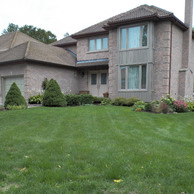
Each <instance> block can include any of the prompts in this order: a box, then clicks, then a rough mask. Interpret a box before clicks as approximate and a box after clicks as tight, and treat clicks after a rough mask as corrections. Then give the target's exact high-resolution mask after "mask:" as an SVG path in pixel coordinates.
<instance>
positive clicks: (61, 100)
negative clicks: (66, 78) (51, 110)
mask: <svg viewBox="0 0 194 194" xmlns="http://www.w3.org/2000/svg"><path fill="white" fill-rule="evenodd" d="M43 105H44V106H50V107H64V106H66V105H67V103H66V99H65V96H64V95H63V94H62V92H61V88H60V86H59V84H58V83H57V81H56V80H54V79H51V80H50V81H49V83H48V85H47V87H46V90H45V93H44V97H43Z"/></svg>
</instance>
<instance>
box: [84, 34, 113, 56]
mask: <svg viewBox="0 0 194 194" xmlns="http://www.w3.org/2000/svg"><path fill="white" fill-rule="evenodd" d="M104 38H107V48H106V49H103V39H104ZM98 39H100V40H101V49H97V40H98ZM91 40H94V50H90V41H91ZM108 44H109V38H108V36H103V37H95V38H89V39H88V52H89V53H91V52H101V51H108V48H109V47H108Z"/></svg>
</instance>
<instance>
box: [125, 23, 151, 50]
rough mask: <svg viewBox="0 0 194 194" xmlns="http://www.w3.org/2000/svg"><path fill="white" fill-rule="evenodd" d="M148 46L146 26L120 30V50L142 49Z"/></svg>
mask: <svg viewBox="0 0 194 194" xmlns="http://www.w3.org/2000/svg"><path fill="white" fill-rule="evenodd" d="M147 46H148V25H141V26H133V27H129V28H122V29H121V49H123V50H124V49H133V48H142V47H147Z"/></svg>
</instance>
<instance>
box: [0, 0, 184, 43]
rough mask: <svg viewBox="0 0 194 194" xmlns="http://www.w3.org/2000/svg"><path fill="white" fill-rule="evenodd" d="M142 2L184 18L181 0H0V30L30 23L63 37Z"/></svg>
mask: <svg viewBox="0 0 194 194" xmlns="http://www.w3.org/2000/svg"><path fill="white" fill-rule="evenodd" d="M142 4H148V5H155V6H158V7H160V8H163V9H166V10H168V11H171V12H173V13H174V15H175V16H176V17H178V18H179V19H180V20H182V21H184V6H185V0H119V1H113V0H98V1H92V0H74V1H73V0H55V1H53V0H52V1H51V0H2V1H1V7H0V34H1V32H2V31H3V29H5V28H7V26H8V24H9V23H14V24H17V25H19V26H23V25H25V24H27V25H33V26H35V27H38V28H43V29H45V30H50V31H51V32H52V33H54V34H55V35H56V36H57V39H58V40H59V39H61V38H63V36H64V34H65V33H66V32H68V33H69V34H73V33H75V32H77V31H80V30H82V29H84V28H86V27H89V26H91V25H93V24H95V23H98V22H100V21H103V20H105V19H108V18H109V17H112V16H114V15H117V14H119V13H122V12H126V11H128V10H130V9H133V8H135V7H137V6H140V5H142Z"/></svg>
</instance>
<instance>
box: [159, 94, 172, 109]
mask: <svg viewBox="0 0 194 194" xmlns="http://www.w3.org/2000/svg"><path fill="white" fill-rule="evenodd" d="M174 101H175V99H174V98H172V97H170V95H169V94H167V95H166V98H164V97H162V98H161V102H165V103H166V104H168V105H169V106H170V108H171V109H172V110H173V111H174Z"/></svg>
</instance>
